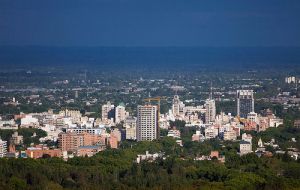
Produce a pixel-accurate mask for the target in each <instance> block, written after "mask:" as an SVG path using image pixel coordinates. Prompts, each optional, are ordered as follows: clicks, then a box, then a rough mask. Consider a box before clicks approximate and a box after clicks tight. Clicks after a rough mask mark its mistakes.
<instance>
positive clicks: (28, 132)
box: [0, 128, 47, 146]
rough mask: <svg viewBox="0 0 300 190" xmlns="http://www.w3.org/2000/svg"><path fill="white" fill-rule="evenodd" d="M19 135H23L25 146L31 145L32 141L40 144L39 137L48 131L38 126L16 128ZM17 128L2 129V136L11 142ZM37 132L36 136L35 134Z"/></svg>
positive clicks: (0, 131) (0, 133) (0, 132)
mask: <svg viewBox="0 0 300 190" xmlns="http://www.w3.org/2000/svg"><path fill="white" fill-rule="evenodd" d="M16 131H17V132H18V134H19V135H22V136H23V144H24V145H25V146H30V144H31V143H33V144H39V143H40V141H39V139H40V138H42V137H45V136H47V133H46V132H45V131H43V130H41V129H36V128H19V129H18V130H16ZM14 132H15V130H10V129H2V130H1V129H0V137H1V139H2V140H5V141H7V142H8V143H9V141H10V138H11V136H12V134H13V133H14ZM34 134H35V136H34Z"/></svg>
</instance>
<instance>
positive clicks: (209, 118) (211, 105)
mask: <svg viewBox="0 0 300 190" xmlns="http://www.w3.org/2000/svg"><path fill="white" fill-rule="evenodd" d="M205 109H206V112H205V123H211V122H215V120H216V103H215V100H213V99H207V100H206V101H205Z"/></svg>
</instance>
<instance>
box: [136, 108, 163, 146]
mask: <svg viewBox="0 0 300 190" xmlns="http://www.w3.org/2000/svg"><path fill="white" fill-rule="evenodd" d="M158 131H159V130H158V109H157V106H153V105H145V106H138V108H137V131H136V135H137V141H152V140H154V139H157V138H158Z"/></svg>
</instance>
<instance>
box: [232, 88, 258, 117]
mask: <svg viewBox="0 0 300 190" xmlns="http://www.w3.org/2000/svg"><path fill="white" fill-rule="evenodd" d="M236 102H237V112H236V113H237V116H239V117H243V118H246V117H247V115H248V113H250V112H254V95H253V90H237V101H236Z"/></svg>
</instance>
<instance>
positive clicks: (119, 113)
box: [115, 104, 126, 123]
mask: <svg viewBox="0 0 300 190" xmlns="http://www.w3.org/2000/svg"><path fill="white" fill-rule="evenodd" d="M125 118H126V110H125V105H124V104H120V105H118V106H117V107H116V109H115V122H116V123H120V122H121V121H124V120H125Z"/></svg>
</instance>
